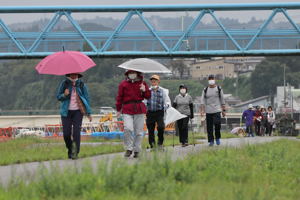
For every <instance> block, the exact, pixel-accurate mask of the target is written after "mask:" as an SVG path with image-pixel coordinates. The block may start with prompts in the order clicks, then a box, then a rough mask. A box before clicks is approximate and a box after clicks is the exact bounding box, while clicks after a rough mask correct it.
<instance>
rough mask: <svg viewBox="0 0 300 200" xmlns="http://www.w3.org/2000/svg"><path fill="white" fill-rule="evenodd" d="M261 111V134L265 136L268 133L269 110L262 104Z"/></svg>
mask: <svg viewBox="0 0 300 200" xmlns="http://www.w3.org/2000/svg"><path fill="white" fill-rule="evenodd" d="M260 112H261V115H262V119H261V128H260V134H261V136H265V134H267V121H268V112H267V109H266V108H265V107H264V106H261V108H260Z"/></svg>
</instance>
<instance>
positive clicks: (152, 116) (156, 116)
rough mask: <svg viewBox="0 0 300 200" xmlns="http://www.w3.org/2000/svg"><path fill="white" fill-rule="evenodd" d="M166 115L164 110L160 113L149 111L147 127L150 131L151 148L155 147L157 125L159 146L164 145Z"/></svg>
mask: <svg viewBox="0 0 300 200" xmlns="http://www.w3.org/2000/svg"><path fill="white" fill-rule="evenodd" d="M164 114H165V112H164V111H163V110H159V111H154V112H151V111H148V112H147V115H146V116H147V119H146V125H147V129H148V134H149V137H148V140H149V144H150V147H151V148H153V147H154V146H155V135H154V130H155V125H156V124H157V136H158V143H157V144H158V145H162V144H163V143H164V132H165V122H164Z"/></svg>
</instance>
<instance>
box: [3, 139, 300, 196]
mask: <svg viewBox="0 0 300 200" xmlns="http://www.w3.org/2000/svg"><path fill="white" fill-rule="evenodd" d="M299 149H300V143H299V141H288V140H281V141H276V142H272V143H268V144H263V145H254V146H246V147H244V148H236V149H235V148H223V149H217V150H216V149H209V150H206V151H204V152H202V153H200V154H195V155H192V156H189V157H187V158H186V159H180V160H177V161H175V162H173V161H171V160H170V157H169V156H168V154H164V156H162V154H153V157H152V158H151V159H148V160H146V159H144V160H143V159H142V160H140V161H139V162H136V163H134V164H132V165H128V163H127V162H126V161H124V160H123V159H122V160H115V161H114V162H113V163H112V164H110V165H108V164H106V163H100V164H99V165H98V169H97V170H96V172H95V171H93V170H92V169H91V167H90V166H89V165H86V166H85V168H84V169H82V170H79V169H76V168H73V169H66V170H64V171H60V170H57V169H52V170H50V171H47V170H46V169H42V170H41V171H40V172H39V177H38V179H37V180H34V181H33V180H32V181H31V182H29V183H27V184H25V182H22V181H21V182H17V181H15V182H14V183H12V184H11V185H10V186H9V187H8V188H6V189H3V188H2V189H0V199H16V200H18V199H45V200H46V199H88V200H93V199H128V200H129V199H130V200H131V199H133V200H134V199H142V200H144V199H145V200H146V199H163V200H165V199H167V200H168V199H172V200H173V199H178V200H179V199H180V200H181V199H187V200H189V199H191V200H192V199H217V200H223V199H224V200H225V199H226V200H227V199H233V200H235V199H236V200H239V199H242V200H252V199H253V200H254V199H255V200H260V199H266V200H267V199H278V200H285V199H295V200H298V199H300V191H299V185H300V176H299V174H300V154H299Z"/></svg>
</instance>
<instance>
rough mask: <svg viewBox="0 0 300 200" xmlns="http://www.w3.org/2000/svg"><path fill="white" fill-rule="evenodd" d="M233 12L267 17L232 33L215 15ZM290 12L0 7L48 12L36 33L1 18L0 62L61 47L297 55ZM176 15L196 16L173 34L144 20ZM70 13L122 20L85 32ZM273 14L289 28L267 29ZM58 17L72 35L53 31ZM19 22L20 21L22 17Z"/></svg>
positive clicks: (283, 8) (294, 6) (110, 52)
mask: <svg viewBox="0 0 300 200" xmlns="http://www.w3.org/2000/svg"><path fill="white" fill-rule="evenodd" d="M235 11H239V12H240V13H241V14H242V15H243V12H245V13H246V12H248V11H254V12H260V11H268V14H267V16H266V17H265V20H263V21H262V23H261V24H260V26H258V27H257V28H251V27H239V28H234V29H233V28H230V27H228V26H226V25H225V24H223V23H222V20H220V17H219V16H218V13H219V12H223V13H224V12H225V13H231V12H235ZM295 11H296V12H297V11H298V13H300V3H262V4H218V5H211V4H207V5H147V6H51V7H49V6H47V7H37V6H35V7H0V15H1V14H8V15H12V16H13V15H14V14H26V13H27V14H28V13H52V14H53V15H52V18H50V20H49V21H48V22H47V23H45V25H44V27H43V28H42V30H40V31H37V32H25V31H12V30H11V29H10V28H9V26H8V25H7V24H6V23H5V20H2V19H0V58H1V59H8V58H38V57H44V56H47V55H49V54H51V53H53V52H56V51H61V50H62V48H63V47H64V48H65V49H67V50H79V51H82V52H84V53H85V54H87V55H89V56H91V57H201V56H257V55H298V54H299V53H300V49H299V48H298V47H299V43H300V26H299V24H300V23H299V21H298V22H297V21H296V19H293V17H292V15H291V13H292V12H295ZM176 12H193V13H195V16H194V18H193V21H192V22H191V23H190V24H187V25H186V26H185V28H178V30H159V29H157V28H156V26H155V24H154V23H152V22H151V20H149V18H147V17H146V15H147V13H148V14H149V13H154V14H155V13H168V14H169V13H176ZM74 13H76V14H77V13H94V14H95V13H99V14H100V13H102V14H103V13H109V14H113V13H123V14H124V17H123V18H122V19H121V20H120V24H119V25H118V26H116V27H115V28H114V29H113V30H109V31H107V30H106V31H103V30H94V31H86V30H84V29H82V27H81V26H80V24H79V23H78V20H76V19H75V18H74V17H73V16H72V14H74ZM278 15H281V16H282V17H283V18H284V19H285V21H286V23H287V24H289V28H280V29H276V28H270V24H271V23H272V21H273V20H274V19H275V17H276V16H278ZM206 16H209V17H210V18H211V19H212V21H213V22H214V23H215V24H216V25H217V26H216V27H215V28H209V29H208V28H205V27H202V28H201V26H200V27H199V24H201V23H202V22H203V19H204V17H206ZM62 17H64V18H65V19H67V20H68V22H69V23H70V24H71V25H72V27H73V31H54V27H55V26H56V25H57V24H58V23H59V21H60V20H61V18H62ZM254 17H255V16H254ZM133 18H135V19H139V20H140V21H141V22H142V23H141V24H142V25H143V26H144V27H143V28H141V29H139V28H138V27H137V28H136V29H135V30H128V29H126V26H127V25H128V24H129V23H130V22H131V20H132V19H133ZM19 22H20V23H22V17H20V20H19ZM179 23H180V22H179ZM178 27H181V26H180V25H179V26H178Z"/></svg>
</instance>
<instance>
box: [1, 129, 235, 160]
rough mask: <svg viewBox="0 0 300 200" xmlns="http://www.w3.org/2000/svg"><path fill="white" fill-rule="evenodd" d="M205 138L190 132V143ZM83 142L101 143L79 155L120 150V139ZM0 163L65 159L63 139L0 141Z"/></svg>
mask: <svg viewBox="0 0 300 200" xmlns="http://www.w3.org/2000/svg"><path fill="white" fill-rule="evenodd" d="M223 137H224V138H228V137H234V136H232V135H231V134H223ZM203 138H205V135H204V134H195V140H194V141H193V139H192V134H190V143H193V142H195V143H199V142H197V141H196V139H203ZM83 142H93V143H97V142H103V144H101V145H81V150H80V154H79V157H80V158H83V157H88V156H94V155H99V154H107V153H116V152H122V151H124V149H123V144H122V140H118V139H115V140H106V139H103V138H101V139H100V138H87V139H84V140H83ZM110 142H120V144H109V143H110ZM0 144H1V145H0V158H1V159H0V165H9V164H15V163H24V162H33V161H47V160H58V159H67V156H66V155H67V154H66V148H65V145H64V142H63V139H62V138H60V139H41V138H36V137H24V138H18V139H14V140H9V141H6V142H1V143H0ZM174 144H175V145H179V139H178V136H175V137H174ZM164 145H165V146H172V145H173V137H172V135H166V136H165V142H164ZM147 146H148V141H147V138H144V141H143V148H144V149H145V148H147Z"/></svg>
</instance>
